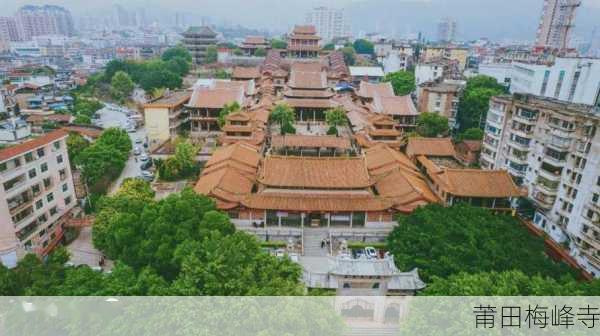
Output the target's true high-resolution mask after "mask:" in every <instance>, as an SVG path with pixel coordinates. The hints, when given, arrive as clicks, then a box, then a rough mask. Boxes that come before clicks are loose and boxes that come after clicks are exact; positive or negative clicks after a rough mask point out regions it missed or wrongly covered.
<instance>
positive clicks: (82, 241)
mask: <svg viewBox="0 0 600 336" xmlns="http://www.w3.org/2000/svg"><path fill="white" fill-rule="evenodd" d="M67 250H68V251H69V253H70V254H71V260H70V261H71V262H72V263H73V264H74V265H75V266H78V265H88V266H90V267H97V266H99V265H100V258H101V257H102V253H101V252H100V251H98V250H97V249H96V248H94V245H93V244H92V228H91V227H84V228H81V231H80V232H79V236H78V237H77V239H75V240H74V241H73V242H71V244H69V245H67ZM112 267H113V262H112V261H110V260H108V259H106V260H105V264H104V267H103V268H102V269H103V270H104V271H108V270H111V269H112Z"/></svg>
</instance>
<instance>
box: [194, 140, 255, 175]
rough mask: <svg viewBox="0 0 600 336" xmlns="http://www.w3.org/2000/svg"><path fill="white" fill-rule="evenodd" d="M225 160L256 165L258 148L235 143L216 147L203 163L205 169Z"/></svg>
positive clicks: (251, 165)
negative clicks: (204, 163)
mask: <svg viewBox="0 0 600 336" xmlns="http://www.w3.org/2000/svg"><path fill="white" fill-rule="evenodd" d="M225 160H232V161H236V162H239V163H242V164H245V165H247V166H250V167H258V162H259V161H260V154H259V153H258V148H256V147H254V146H250V145H247V144H241V143H240V144H235V145H231V146H226V147H221V148H219V149H217V150H216V151H215V152H214V153H213V154H212V156H211V157H210V159H209V160H208V162H207V163H206V165H205V169H206V168H209V167H210V166H212V165H215V164H218V163H220V162H223V161H225Z"/></svg>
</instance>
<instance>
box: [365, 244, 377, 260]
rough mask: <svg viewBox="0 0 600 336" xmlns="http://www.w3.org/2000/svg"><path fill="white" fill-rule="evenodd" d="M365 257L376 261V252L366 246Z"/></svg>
mask: <svg viewBox="0 0 600 336" xmlns="http://www.w3.org/2000/svg"><path fill="white" fill-rule="evenodd" d="M365 255H366V256H367V258H369V259H377V250H376V249H375V248H374V247H371V246H367V247H365Z"/></svg>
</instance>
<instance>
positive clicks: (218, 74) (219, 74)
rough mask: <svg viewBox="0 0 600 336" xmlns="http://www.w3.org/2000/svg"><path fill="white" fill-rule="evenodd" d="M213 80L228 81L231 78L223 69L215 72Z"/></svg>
mask: <svg viewBox="0 0 600 336" xmlns="http://www.w3.org/2000/svg"><path fill="white" fill-rule="evenodd" d="M215 78H216V79H229V78H231V74H230V73H229V72H227V70H225V69H217V70H216V71H215Z"/></svg>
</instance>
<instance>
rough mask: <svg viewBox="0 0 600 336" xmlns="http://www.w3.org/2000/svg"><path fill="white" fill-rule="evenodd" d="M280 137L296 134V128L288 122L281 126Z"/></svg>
mask: <svg viewBox="0 0 600 336" xmlns="http://www.w3.org/2000/svg"><path fill="white" fill-rule="evenodd" d="M280 133H281V135H284V134H296V128H294V125H292V123H290V122H286V123H284V124H283V125H282V126H281V132H280Z"/></svg>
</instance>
